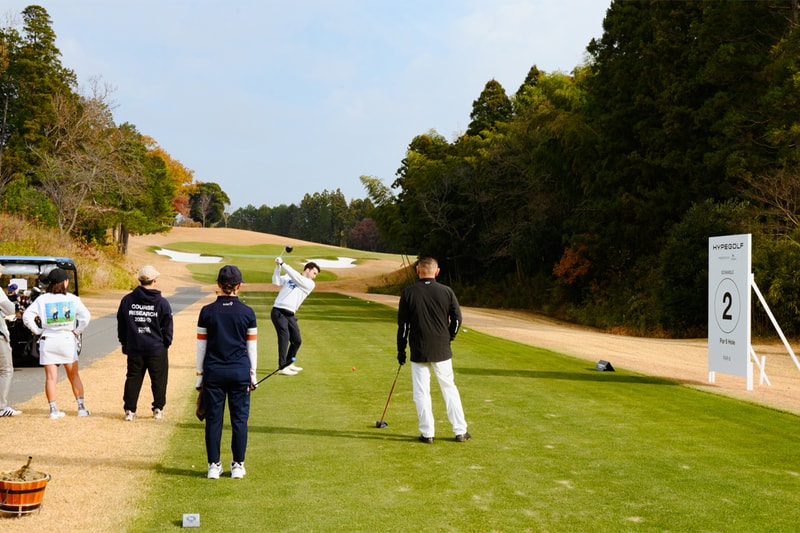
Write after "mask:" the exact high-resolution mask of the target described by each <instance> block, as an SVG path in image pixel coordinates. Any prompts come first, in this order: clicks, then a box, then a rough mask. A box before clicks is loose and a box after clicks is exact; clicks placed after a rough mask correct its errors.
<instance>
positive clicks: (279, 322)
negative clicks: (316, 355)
mask: <svg viewBox="0 0 800 533" xmlns="http://www.w3.org/2000/svg"><path fill="white" fill-rule="evenodd" d="M269 317H270V318H271V319H272V324H273V325H274V326H275V333H277V334H278V368H283V367H285V366H288V365H290V364H292V361H294V360H295V359H296V358H297V350H299V349H300V345H301V344H302V343H303V338H302V337H301V336H300V327H299V326H298V325H297V317H296V316H294V315H293V314H292V315H287V314H286V313H285V312H282V311H281V310H280V309H278V308H277V307H273V308H272V312H271V313H270V315H269Z"/></svg>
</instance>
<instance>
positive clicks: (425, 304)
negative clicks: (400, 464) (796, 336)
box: [397, 257, 472, 444]
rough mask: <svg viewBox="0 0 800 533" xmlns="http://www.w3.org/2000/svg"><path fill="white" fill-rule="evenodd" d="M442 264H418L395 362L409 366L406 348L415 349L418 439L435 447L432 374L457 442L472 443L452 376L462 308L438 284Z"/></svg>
mask: <svg viewBox="0 0 800 533" xmlns="http://www.w3.org/2000/svg"><path fill="white" fill-rule="evenodd" d="M438 274H439V263H438V262H437V261H436V259H434V258H432V257H423V258H421V259H420V260H419V262H418V263H417V276H419V280H418V281H417V282H416V283H415V284H414V285H412V286H410V287H406V288H405V289H404V290H403V293H402V295H401V296H400V305H399V308H398V311H397V362H398V363H400V364H401V365H403V364H405V362H406V346H407V345H408V344H410V345H411V381H412V384H413V391H414V403H415V404H416V406H417V417H418V419H419V431H420V435H419V440H420V442H424V443H426V444H433V438H434V434H435V427H434V418H433V409H432V407H431V371H432V372H433V374H434V375H435V376H436V379H437V381H438V382H439V388H440V389H441V390H442V397H443V398H444V402H445V406H446V408H447V418H448V419H449V420H450V424H451V425H452V426H453V433H454V434H455V440H456V441H457V442H466V441H468V440H469V439H471V438H472V435H470V434H469V433H468V432H467V421H466V419H465V417H464V409H463V408H462V406H461V396H460V395H459V393H458V388H457V387H456V384H455V380H454V377H453V352H452V350H451V349H450V343H451V342H452V341H453V340H454V339H455V338H456V334H458V328H459V327H460V326H461V308H460V307H459V305H458V299H457V298H456V295H455V293H454V292H453V290H452V289H451V288H450V287H448V286H446V285H442V284H440V283H437V282H436V276H437V275H438Z"/></svg>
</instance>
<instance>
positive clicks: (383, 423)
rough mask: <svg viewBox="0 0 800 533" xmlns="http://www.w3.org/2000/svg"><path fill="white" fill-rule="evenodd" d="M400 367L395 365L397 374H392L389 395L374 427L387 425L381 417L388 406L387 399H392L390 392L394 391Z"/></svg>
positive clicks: (401, 366) (384, 414)
mask: <svg viewBox="0 0 800 533" xmlns="http://www.w3.org/2000/svg"><path fill="white" fill-rule="evenodd" d="M401 368H403V365H399V366H398V367H397V374H395V375H394V381H392V388H391V389H389V397H388V398H386V405H385V406H384V407H383V414H382V415H381V419H380V420H378V421H377V422H375V427H376V428H379V429H380V428H385V427H386V426H388V425H389V424H387V423H386V422H384V420H383V417H385V416H386V409H387V408H388V407H389V400H391V399H392V393H393V392H394V386H395V385H396V384H397V376H399V375H400V369H401Z"/></svg>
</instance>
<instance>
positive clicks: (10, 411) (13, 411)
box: [0, 406, 22, 417]
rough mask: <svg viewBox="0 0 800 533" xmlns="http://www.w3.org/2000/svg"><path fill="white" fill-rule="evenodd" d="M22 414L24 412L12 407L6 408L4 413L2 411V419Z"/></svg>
mask: <svg viewBox="0 0 800 533" xmlns="http://www.w3.org/2000/svg"><path fill="white" fill-rule="evenodd" d="M21 414H22V411H17V410H16V409H14V408H13V407H11V406H8V407H6V408H5V409H3V410H2V411H0V417H2V416H19V415H21Z"/></svg>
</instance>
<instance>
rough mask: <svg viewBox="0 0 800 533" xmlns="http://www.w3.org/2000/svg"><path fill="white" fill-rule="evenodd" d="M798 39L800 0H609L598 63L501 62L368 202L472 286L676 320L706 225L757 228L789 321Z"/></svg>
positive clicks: (682, 332) (600, 316) (697, 273)
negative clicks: (459, 115) (508, 75)
mask: <svg viewBox="0 0 800 533" xmlns="http://www.w3.org/2000/svg"><path fill="white" fill-rule="evenodd" d="M799 52H800V32H798V2H797V1H796V0H791V1H788V0H787V1H779V0H761V1H757V2H740V1H725V0H723V1H717V2H707V1H701V0H698V1H691V0H687V1H681V2H665V1H644V0H640V1H636V0H625V1H614V2H612V3H611V4H610V7H609V9H608V11H607V13H606V17H605V18H604V21H603V34H602V36H601V37H600V38H598V39H594V40H592V41H591V42H590V43H589V44H588V47H587V53H588V61H587V64H585V65H582V66H579V67H577V68H575V69H574V70H573V71H572V73H571V74H570V75H566V74H563V73H559V72H556V73H546V72H542V71H540V70H539V69H537V68H536V66H535V65H534V66H533V67H532V68H531V69H530V71H529V72H528V74H527V76H526V78H525V80H524V83H523V84H522V85H521V86H520V87H519V88H518V89H517V90H516V92H515V93H513V94H512V95H510V96H509V95H508V93H506V91H505V89H504V88H503V87H502V86H501V84H500V83H498V82H497V81H496V80H490V81H489V82H487V83H486V85H485V88H484V90H483V91H482V93H481V94H480V95H479V97H478V98H477V99H476V100H475V101H474V103H473V106H472V111H471V114H470V119H471V122H470V124H469V127H468V129H467V131H466V132H464V133H463V134H462V135H459V136H457V137H456V138H454V139H452V140H448V139H446V138H444V137H443V136H441V135H440V134H438V133H437V132H436V131H428V132H426V133H423V134H420V135H418V136H416V137H415V138H414V139H413V140H412V141H411V143H410V144H409V146H408V149H407V152H406V157H405V158H404V159H403V161H402V163H401V166H400V169H399V170H398V172H397V176H396V179H395V180H394V181H393V182H392V183H391V185H390V186H387V185H385V184H383V183H381V182H380V181H379V180H376V179H374V178H370V177H365V178H362V180H363V181H364V183H365V185H366V187H367V190H368V192H369V197H370V199H371V200H372V202H373V203H374V205H375V210H374V211H373V213H372V216H373V218H374V219H375V220H376V221H377V223H378V226H379V228H380V230H381V235H382V237H383V238H384V239H385V240H386V241H387V242H388V243H389V245H390V247H391V248H392V249H394V250H402V251H406V252H409V253H414V254H432V255H435V256H437V257H438V258H439V259H440V262H441V266H442V276H443V277H444V278H445V280H447V281H449V282H450V283H452V284H453V285H456V286H458V287H459V289H460V291H461V294H462V295H463V298H464V300H465V301H468V302H470V303H473V304H477V305H488V306H493V307H512V308H527V309H535V310H539V311H543V312H546V313H549V314H551V315H554V316H558V317H561V318H564V319H568V320H571V321H575V322H580V323H584V324H589V325H593V326H598V327H602V328H606V329H618V330H627V331H631V332H637V333H648V334H660V335H670V336H704V335H705V332H706V325H707V319H708V317H707V305H708V304H707V302H708V297H707V294H708V292H707V291H708V289H707V279H708V278H707V276H708V274H707V265H708V253H707V251H708V238H709V237H711V236H715V235H726V234H737V233H752V234H753V235H754V238H753V242H754V253H753V266H754V273H755V279H756V282H757V283H758V285H759V288H760V289H761V291H762V293H764V294H765V297H766V300H767V302H768V303H769V305H770V308H771V309H772V311H773V312H774V313H775V316H776V317H777V318H778V320H779V322H780V324H781V326H782V328H783V329H784V331H785V332H787V333H789V334H797V333H798V327H800V305H799V304H800V282H799V281H798V276H797V272H798V270H800V262H799V260H800V249H798V237H799V236H800V235H798V220H799V219H798V209H800V179H798V177H800V173H799V172H798V168H799V167H798V165H799V164H800V150H798V146H800V102H799V101H798V99H799V98H800V91H799V90H798V89H800V87H799V85H800V53H799ZM755 312H756V317H757V318H756V325H757V326H758V327H757V328H756V330H755V331H756V332H757V333H758V332H766V330H767V327H768V326H769V324H768V323H767V321H766V318H765V315H764V313H763V310H760V309H756V310H755Z"/></svg>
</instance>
